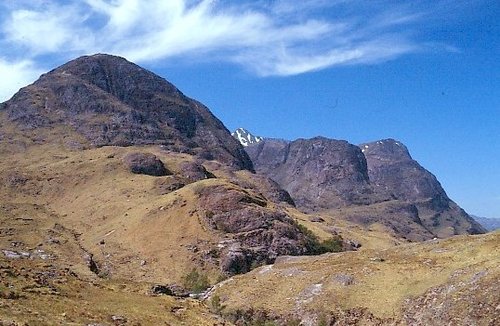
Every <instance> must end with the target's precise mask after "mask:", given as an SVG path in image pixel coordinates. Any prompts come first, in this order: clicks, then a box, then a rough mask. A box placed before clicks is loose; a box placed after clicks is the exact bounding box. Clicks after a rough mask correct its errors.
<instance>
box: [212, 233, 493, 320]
mask: <svg viewBox="0 0 500 326" xmlns="http://www.w3.org/2000/svg"><path fill="white" fill-rule="evenodd" d="M499 253H500V232H497V233H493V234H488V235H483V236H459V237H454V238H451V239H448V240H434V241H428V242H425V243H417V244H407V245H401V246H397V247H393V248H391V249H384V250H362V251H359V252H344V253H337V254H325V255H321V256H316V257H288V258H286V257H284V258H282V259H280V260H279V261H277V262H276V263H275V264H274V265H270V266H264V267H261V268H259V269H257V270H254V271H252V272H250V273H248V274H246V275H241V276H237V277H234V278H232V279H231V280H229V281H228V282H227V283H225V284H224V285H223V286H221V287H220V288H219V289H218V290H217V292H216V293H217V295H218V296H220V298H222V304H224V305H225V306H226V307H227V308H226V309H227V311H235V310H237V309H242V310H245V309H248V308H250V306H249V303H251V306H252V307H253V308H254V309H264V310H270V311H272V312H273V313H275V314H278V315H286V314H296V315H301V314H305V313H306V312H316V313H317V312H318V311H330V312H336V311H338V310H343V311H347V310H349V309H352V308H367V309H368V311H369V312H371V313H372V314H373V315H375V317H377V318H382V319H387V318H396V319H397V318H401V317H402V308H403V307H404V305H405V302H406V300H407V299H410V298H413V297H418V296H421V295H423V294H424V293H425V292H426V291H428V290H430V289H431V288H434V287H437V286H442V285H443V284H448V283H449V282H453V284H455V283H457V284H458V283H460V282H466V281H468V280H471V279H472V278H474V276H475V275H477V273H481V272H484V271H487V273H488V275H490V279H491V280H493V283H491V284H490V286H497V287H498V284H496V282H497V280H498V278H499V277H500V267H499V266H500V255H499ZM457 275H458V276H457ZM495 280H496V281H495ZM465 304H469V305H472V304H473V303H472V302H469V303H467V302H465ZM492 304H493V306H496V305H498V304H500V299H499V298H498V297H497V302H496V304H495V303H492Z"/></svg>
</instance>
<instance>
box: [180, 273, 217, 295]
mask: <svg viewBox="0 0 500 326" xmlns="http://www.w3.org/2000/svg"><path fill="white" fill-rule="evenodd" d="M182 281H183V285H184V287H185V288H186V289H188V290H190V291H192V292H194V293H200V292H203V291H205V290H206V289H207V288H208V287H209V286H210V283H209V282H208V276H207V274H205V273H202V272H199V271H198V270H197V269H196V268H193V269H192V270H191V271H190V272H189V273H188V274H186V275H185V276H184V277H183V279H182Z"/></svg>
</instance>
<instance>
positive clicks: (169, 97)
mask: <svg viewBox="0 0 500 326" xmlns="http://www.w3.org/2000/svg"><path fill="white" fill-rule="evenodd" d="M2 107H3V108H2V110H3V111H5V112H6V113H7V118H8V120H9V122H13V123H15V124H16V125H17V126H18V127H19V128H21V129H23V130H25V131H26V130H33V129H34V128H43V127H47V128H53V127H56V126H59V127H64V128H68V127H67V126H69V127H70V128H71V129H72V130H74V131H76V132H77V133H78V134H80V135H82V136H83V137H84V139H85V140H86V141H87V142H88V145H89V146H105V145H117V146H127V145H143V144H162V145H164V146H165V147H166V148H168V149H170V150H174V151H180V152H188V153H191V154H198V155H201V156H202V157H203V158H206V159H217V160H220V161H221V162H223V163H225V164H228V165H231V166H233V167H235V168H239V169H249V170H252V169H253V168H252V163H251V161H250V160H249V158H248V156H247V154H246V153H245V152H244V150H243V148H242V146H241V145H240V144H239V143H238V141H237V140H235V139H234V138H233V137H231V134H230V133H229V131H228V130H227V129H226V128H225V127H224V125H223V124H222V123H221V122H220V121H219V120H218V119H217V118H216V117H214V116H213V115H212V114H211V113H210V111H209V110H208V109H207V108H206V107H205V106H204V105H203V104H201V103H199V102H197V101H195V100H192V99H190V98H188V97H186V96H184V95H183V94H182V93H181V92H180V91H179V90H178V89H177V88H175V86H173V85H172V84H170V83H168V82H167V81H166V80H164V79H163V78H161V77H159V76H157V75H155V74H153V73H151V72H149V71H147V70H145V69H143V68H141V67H139V66H137V65H135V64H133V63H130V62H128V61H127V60H125V59H123V58H120V57H115V56H110V55H104V54H98V55H93V56H84V57H80V58H78V59H75V60H73V61H70V62H68V63H66V64H64V65H62V66H60V67H59V68H57V69H54V70H52V71H51V72H49V73H47V74H44V75H42V76H41V77H40V79H38V80H37V81H36V82H35V83H34V84H32V85H30V86H27V87H25V88H23V89H21V90H20V91H19V92H18V93H17V94H15V95H14V96H13V97H12V98H11V99H10V100H9V101H7V102H6V103H4V104H3V106H2Z"/></svg>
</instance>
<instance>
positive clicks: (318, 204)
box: [247, 137, 388, 211]
mask: <svg viewBox="0 0 500 326" xmlns="http://www.w3.org/2000/svg"><path fill="white" fill-rule="evenodd" d="M247 152H248V153H249V155H250V157H251V158H252V160H253V162H254V164H255V166H256V168H257V170H258V171H259V172H261V173H263V174H265V175H267V176H269V177H271V178H272V179H274V180H275V181H276V182H278V184H280V185H281V186H282V187H284V188H285V189H286V190H287V191H288V192H289V193H290V195H291V196H292V198H293V199H294V200H295V202H296V204H297V206H299V207H302V208H305V209H307V210H311V211H314V210H319V209H328V208H338V207H342V206H348V205H353V204H355V205H359V204H370V203H373V202H374V201H381V200H384V199H388V197H387V196H379V194H375V193H374V191H373V187H372V186H371V185H370V182H369V178H368V172H367V167H366V160H365V157H364V156H363V153H362V152H361V150H360V149H359V148H358V147H357V146H355V145H352V144H349V143H348V142H346V141H340V140H333V139H327V138H323V137H316V138H313V139H309V140H306V139H298V140H296V141H293V142H286V141H281V140H265V141H263V142H261V143H260V144H257V145H254V146H249V147H248V148H247Z"/></svg>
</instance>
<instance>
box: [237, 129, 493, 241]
mask: <svg viewBox="0 0 500 326" xmlns="http://www.w3.org/2000/svg"><path fill="white" fill-rule="evenodd" d="M246 151H247V153H248V154H249V155H250V157H251V159H252V161H253V163H254V166H255V168H256V170H257V172H259V173H262V174H264V175H266V176H268V177H270V178H272V179H274V180H275V181H276V182H277V183H278V184H279V185H280V186H282V187H283V188H284V189H285V190H287V191H288V192H289V193H290V195H291V196H292V198H293V200H294V201H295V203H296V204H297V207H299V208H301V209H302V210H304V211H309V212H310V211H322V210H331V209H341V208H342V209H344V214H343V216H344V217H345V218H347V219H349V220H351V221H356V222H358V223H362V224H370V223H374V222H377V223H382V224H384V225H387V226H389V227H390V228H391V229H393V230H394V231H395V232H396V233H397V234H399V235H402V236H405V237H408V238H410V239H413V240H422V239H428V238H432V237H434V236H440V237H448V236H451V235H454V234H463V233H468V234H476V233H483V232H484V229H483V228H482V227H481V226H480V225H479V224H477V223H476V222H475V221H474V220H473V219H472V218H471V217H470V216H468V215H467V213H465V212H464V211H463V210H462V209H461V208H460V207H459V206H458V205H457V204H455V203H454V202H453V201H452V200H450V199H449V198H448V196H447V195H446V192H445V191H444V190H443V188H442V187H441V184H440V183H439V181H438V180H437V179H436V177H435V176H434V175H432V174H431V173H430V172H429V171H427V170H425V169H424V168H423V167H422V166H420V164H419V163H418V162H417V161H415V160H413V159H412V158H411V155H410V153H409V152H408V149H407V148H406V147H405V146H404V145H403V144H402V143H401V142H398V141H395V140H393V139H387V140H380V141H376V142H373V143H367V144H362V145H360V146H359V147H358V146H355V145H352V144H349V143H348V142H346V141H339V140H333V139H327V138H323V137H316V138H312V139H298V140H295V141H292V142H286V141H282V140H273V139H266V140H264V141H263V142H261V143H259V144H256V145H252V146H248V147H247V148H246ZM403 212H404V214H403Z"/></svg>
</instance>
